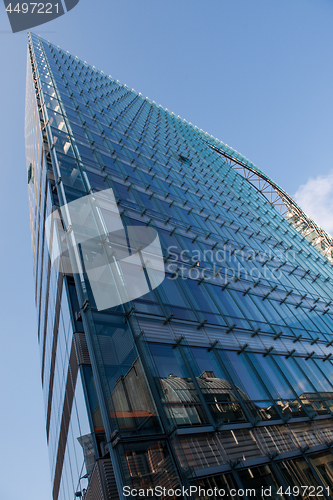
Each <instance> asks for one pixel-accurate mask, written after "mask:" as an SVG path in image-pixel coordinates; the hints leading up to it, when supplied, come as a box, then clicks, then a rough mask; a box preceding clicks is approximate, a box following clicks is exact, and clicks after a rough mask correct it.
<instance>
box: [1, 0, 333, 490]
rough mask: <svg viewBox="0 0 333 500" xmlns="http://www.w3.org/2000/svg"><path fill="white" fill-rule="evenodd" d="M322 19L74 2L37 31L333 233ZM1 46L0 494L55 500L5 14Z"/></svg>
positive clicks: (203, 5)
mask: <svg viewBox="0 0 333 500" xmlns="http://www.w3.org/2000/svg"><path fill="white" fill-rule="evenodd" d="M332 18H333V2H332V1H331V0H293V1H290V0H251V1H249V0H201V1H198V0H177V1H175V0H168V1H165V0H142V1H139V0H127V1H126V2H125V1H117V2H116V1H113V0H100V1H99V2H95V1H93V0H80V3H79V4H78V6H77V7H75V8H74V9H73V10H72V11H71V12H69V13H68V14H66V15H65V16H63V17H61V18H59V19H57V20H55V21H52V22H50V23H48V24H45V25H43V26H41V27H39V28H38V27H37V28H35V30H34V31H35V32H36V33H38V34H40V35H41V36H42V37H43V38H46V39H49V40H51V42H53V43H55V44H56V45H59V46H61V47H62V48H63V49H65V50H68V51H69V52H70V53H72V54H74V55H77V56H78V57H79V58H81V59H83V60H86V61H87V62H88V63H90V64H92V65H94V66H95V67H96V68H98V69H101V70H103V71H104V72H105V73H107V74H111V75H112V76H113V77H114V78H116V79H118V80H120V81H121V82H122V83H126V84H127V85H128V86H129V87H130V88H134V89H135V90H136V91H138V92H141V93H142V94H143V95H145V96H148V97H149V98H150V99H151V100H154V101H156V102H157V103H159V104H161V105H163V106H164V107H167V108H168V109H169V110H171V111H173V112H175V113H176V114H177V115H180V116H181V117H182V118H185V119H187V120H188V121H190V122H192V123H193V124H194V125H197V126H198V127H199V128H202V129H203V130H205V131H207V132H209V133H210V134H212V135H214V136H215V137H217V138H218V139H220V140H222V141H223V142H225V143H227V144H229V145H230V146H232V147H233V148H235V149H236V150H237V151H239V152H241V153H242V154H243V155H244V156H246V157H247V158H249V159H250V160H251V161H253V163H255V164H256V165H257V166H258V167H259V168H260V169H261V170H263V171H264V172H266V173H267V174H268V175H269V176H270V177H272V178H273V179H274V180H275V181H276V182H277V183H278V184H280V185H281V186H282V187H283V188H284V189H285V190H286V191H287V192H288V193H290V194H294V193H296V198H297V199H298V200H299V201H300V202H301V203H302V206H303V207H304V208H305V210H306V211H307V210H308V211H309V210H310V211H311V213H312V214H313V215H314V217H315V218H317V220H318V222H319V223H321V224H324V225H325V227H327V229H328V230H329V231H333V223H332V220H333V217H332V216H331V214H332V212H333V208H332V202H331V201H330V200H332V199H333V196H332V193H333V174H332V171H333V154H332V129H333V127H332V125H333V101H332V82H333V65H332V50H333V32H332ZM0 44H1V49H2V50H1V51H0V62H1V78H0V99H1V106H0V110H1V120H0V143H1V167H0V168H1V182H0V204H1V212H0V213H1V219H2V220H1V228H2V242H3V243H2V245H1V250H0V252H1V261H0V262H1V285H2V286H1V288H0V295H1V297H0V299H1V315H0V340H1V344H0V345H1V348H0V380H1V384H0V401H1V412H0V424H1V433H0V471H1V472H0V476H1V497H2V498H3V499H5V500H17V499H19V498H24V499H25V500H51V488H50V478H49V466H48V456H47V451H46V444H45V430H44V429H45V425H44V407H43V402H42V392H41V385H40V375H39V352H38V345H37V334H36V314H35V308H34V289H33V280H32V257H31V250H30V232H29V231H30V229H29V214H28V199H27V180H26V171H25V152H24V98H25V75H26V44H27V35H26V33H18V34H15V35H13V34H11V33H10V25H9V22H8V19H7V16H6V13H5V9H4V7H3V5H2V3H1V5H0ZM330 203H331V205H330ZM319 219H320V220H319ZM18 471H19V472H18Z"/></svg>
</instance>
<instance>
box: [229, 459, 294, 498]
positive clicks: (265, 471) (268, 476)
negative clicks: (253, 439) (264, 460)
mask: <svg viewBox="0 0 333 500" xmlns="http://www.w3.org/2000/svg"><path fill="white" fill-rule="evenodd" d="M238 474H239V478H240V480H241V481H242V484H243V487H244V489H249V490H254V491H252V492H250V491H249V492H248V494H247V496H248V498H249V497H253V498H262V499H263V500H264V499H266V498H267V500H280V499H281V497H282V498H285V497H284V495H278V494H277V490H278V488H279V487H280V486H281V485H280V484H278V482H277V480H276V478H275V477H274V475H273V472H272V470H271V468H270V467H269V466H268V465H264V466H262V467H251V469H250V468H249V469H246V470H240V471H238Z"/></svg>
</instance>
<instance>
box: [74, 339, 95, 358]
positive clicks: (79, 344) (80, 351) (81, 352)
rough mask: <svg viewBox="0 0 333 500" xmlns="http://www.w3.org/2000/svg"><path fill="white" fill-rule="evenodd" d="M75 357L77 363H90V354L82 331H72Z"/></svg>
mask: <svg viewBox="0 0 333 500" xmlns="http://www.w3.org/2000/svg"><path fill="white" fill-rule="evenodd" d="M74 339H75V351H76V358H77V362H78V364H79V365H90V364H91V363H90V356H89V351H88V345H87V340H86V336H85V334H84V333H79V332H77V333H74Z"/></svg>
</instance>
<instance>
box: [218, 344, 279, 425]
mask: <svg viewBox="0 0 333 500" xmlns="http://www.w3.org/2000/svg"><path fill="white" fill-rule="evenodd" d="M223 354H224V356H223V359H225V361H226V362H227V365H226V367H227V369H228V371H229V373H230V376H231V377H232V380H233V381H234V383H235V384H236V387H237V389H238V392H239V395H240V397H241V398H242V399H243V401H244V402H245V404H246V406H247V408H248V411H249V412H250V414H251V415H252V416H253V417H254V418H260V419H261V420H269V419H272V418H279V416H278V415H277V412H276V409H275V408H274V405H273V402H272V400H270V398H269V394H268V392H267V391H266V390H265V388H264V386H263V384H262V383H261V381H260V379H259V377H258V376H257V374H256V373H255V371H254V370H253V368H252V366H251V364H250V363H249V361H248V359H247V358H246V356H245V355H244V354H237V352H235V351H224V353H223Z"/></svg>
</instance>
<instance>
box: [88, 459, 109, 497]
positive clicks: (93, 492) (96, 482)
mask: <svg viewBox="0 0 333 500" xmlns="http://www.w3.org/2000/svg"><path fill="white" fill-rule="evenodd" d="M86 498H87V500H106V499H105V498H104V496H103V491H102V485H101V481H100V477H99V470H98V463H96V464H95V468H94V470H93V473H92V475H91V479H90V482H89V486H88V489H87V493H86Z"/></svg>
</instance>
